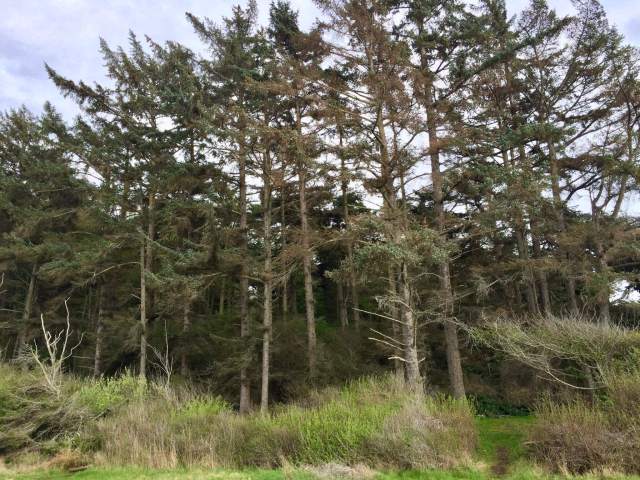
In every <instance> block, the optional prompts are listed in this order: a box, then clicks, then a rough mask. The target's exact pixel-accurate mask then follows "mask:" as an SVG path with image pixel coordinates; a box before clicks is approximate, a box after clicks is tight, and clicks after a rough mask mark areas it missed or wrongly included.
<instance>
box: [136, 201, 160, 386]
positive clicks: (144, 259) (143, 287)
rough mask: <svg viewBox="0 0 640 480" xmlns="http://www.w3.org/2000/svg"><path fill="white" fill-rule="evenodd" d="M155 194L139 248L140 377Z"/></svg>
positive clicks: (148, 308) (148, 303)
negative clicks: (145, 235) (145, 236)
mask: <svg viewBox="0 0 640 480" xmlns="http://www.w3.org/2000/svg"><path fill="white" fill-rule="evenodd" d="M155 208H156V195H155V193H154V192H151V193H150V194H149V207H148V211H147V214H148V219H147V221H148V225H147V238H146V239H143V240H142V247H141V249H140V269H141V270H140V372H139V373H140V378H141V379H146V377H147V320H148V318H147V317H148V315H149V312H150V311H151V305H152V300H151V292H150V291H149V288H148V287H147V281H146V276H147V275H148V274H149V273H151V271H152V269H153V242H154V240H155V236H156V223H155Z"/></svg>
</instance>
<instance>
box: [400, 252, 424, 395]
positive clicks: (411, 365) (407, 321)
mask: <svg viewBox="0 0 640 480" xmlns="http://www.w3.org/2000/svg"><path fill="white" fill-rule="evenodd" d="M400 288H401V297H402V302H403V306H402V307H401V309H402V342H403V344H404V366H405V378H406V381H407V384H408V385H409V387H410V388H413V389H415V390H416V391H420V390H421V387H422V379H421V378H420V364H419V362H418V348H417V345H416V338H417V334H416V322H415V319H414V317H413V311H412V310H411V305H412V301H411V291H410V289H409V278H408V269H407V265H406V263H403V264H402V265H401V267H400Z"/></svg>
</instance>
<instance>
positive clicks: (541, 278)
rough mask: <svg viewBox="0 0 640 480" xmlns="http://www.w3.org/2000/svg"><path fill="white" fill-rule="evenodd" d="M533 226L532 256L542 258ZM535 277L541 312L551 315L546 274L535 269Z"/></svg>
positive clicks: (538, 240)
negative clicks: (538, 289)
mask: <svg viewBox="0 0 640 480" xmlns="http://www.w3.org/2000/svg"><path fill="white" fill-rule="evenodd" d="M533 227H534V226H533V224H532V225H531V230H532V232H531V238H532V243H533V255H534V257H535V258H542V248H541V247H540V239H539V238H538V235H536V233H535V232H534V231H533V230H534V228H533ZM536 276H537V277H538V285H539V287H540V299H541V300H542V311H543V313H544V314H545V315H551V312H552V311H551V296H550V295H549V282H548V280H547V274H546V273H545V272H544V270H541V269H539V268H538V269H536Z"/></svg>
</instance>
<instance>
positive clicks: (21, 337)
mask: <svg viewBox="0 0 640 480" xmlns="http://www.w3.org/2000/svg"><path fill="white" fill-rule="evenodd" d="M37 275H38V264H37V263H34V264H33V266H32V267H31V276H30V277H29V286H28V287H27V296H26V298H25V300H24V309H23V310H22V323H21V325H20V328H19V329H18V337H17V338H16V344H15V347H14V355H13V356H14V358H18V357H19V356H20V353H21V352H22V349H23V348H24V346H25V345H26V343H27V332H28V329H29V322H30V321H31V312H32V309H33V300H34V297H35V291H36V281H37Z"/></svg>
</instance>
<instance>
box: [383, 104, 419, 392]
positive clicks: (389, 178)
mask: <svg viewBox="0 0 640 480" xmlns="http://www.w3.org/2000/svg"><path fill="white" fill-rule="evenodd" d="M376 127H377V131H378V139H379V140H378V141H379V142H380V143H379V145H380V159H381V178H382V179H383V180H384V184H383V189H382V196H383V199H384V202H385V209H386V214H387V216H388V220H389V222H390V223H391V224H392V225H393V227H392V228H393V235H394V237H395V238H394V241H395V242H396V243H400V242H401V236H402V235H403V232H404V231H405V230H406V228H407V223H406V211H404V210H402V208H398V202H397V198H396V191H395V188H394V183H393V180H394V177H393V167H392V165H391V159H390V157H389V147H388V142H387V135H386V131H385V128H384V123H383V121H382V115H381V111H380V110H379V111H378V113H377V119H376ZM398 268H399V277H398V292H397V293H398V295H399V297H400V300H401V307H400V316H401V318H400V323H401V334H402V348H403V352H402V356H403V358H402V359H403V360H404V374H405V381H406V384H407V386H408V387H409V388H410V389H412V390H415V391H421V388H422V379H421V377H420V364H419V362H418V349H417V342H416V338H417V332H416V330H417V325H416V322H415V318H414V315H413V309H412V306H413V303H412V301H413V300H412V298H411V287H410V279H409V270H408V267H407V264H406V263H405V262H402V263H401V264H400V265H399V267H398ZM395 301H396V299H395V298H394V299H392V302H394V303H395Z"/></svg>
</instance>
